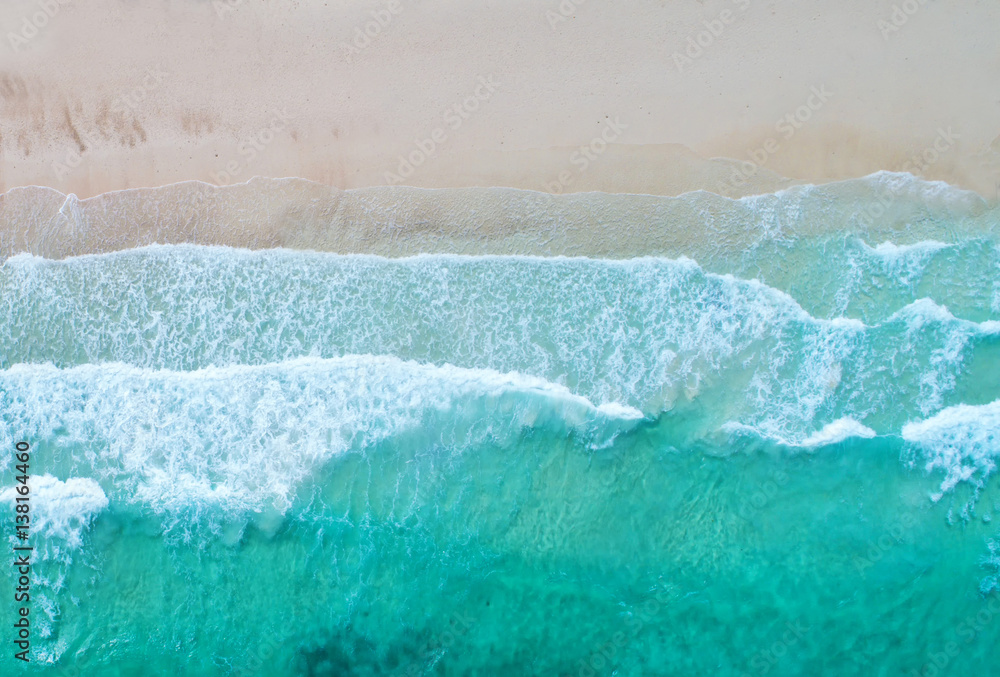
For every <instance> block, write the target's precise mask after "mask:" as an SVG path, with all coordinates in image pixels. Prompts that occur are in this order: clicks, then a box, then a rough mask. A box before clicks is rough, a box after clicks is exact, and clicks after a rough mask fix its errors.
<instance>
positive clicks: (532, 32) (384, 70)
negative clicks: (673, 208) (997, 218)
mask: <svg viewBox="0 0 1000 677" xmlns="http://www.w3.org/2000/svg"><path fill="white" fill-rule="evenodd" d="M329 4H330V5H331V6H327V3H319V2H290V3H284V2H282V3H278V2H271V1H270V0H268V1H266V2H259V1H253V2H250V1H243V0H215V1H212V2H210V1H208V0H200V1H196V0H170V1H168V2H149V1H143V2H125V1H124V0H94V1H93V2H87V3H83V2H74V1H65V2H63V1H60V0H16V1H12V2H6V3H4V4H3V7H2V8H0V28H2V36H3V40H2V42H3V44H2V45H0V53H2V55H3V56H2V58H0V137H2V138H0V192H3V191H7V190H9V189H11V188H14V187H18V186H29V185H38V186H47V187H51V188H54V189H56V190H58V191H61V192H62V193H66V194H69V193H73V194H75V195H77V196H79V197H81V198H84V197H89V196H93V195H97V194H100V193H104V192H106V191H110V190H119V189H125V188H136V187H152V186H163V185H166V184H172V183H175V182H179V181H186V180H197V181H203V182H206V183H211V184H215V185H218V186H222V185H229V184H234V183H241V182H244V181H246V180H248V179H249V178H251V177H253V176H262V177H301V178H304V179H308V180H310V181H314V182H317V183H319V184H325V185H327V186H331V187H335V188H341V189H350V188H362V187H373V186H385V185H397V184H398V185H406V186H417V187H428V188H445V187H470V186H502V187H512V188H526V189H531V190H537V191H547V192H551V193H572V192H582V191H606V192H632V193H649V194H654V195H679V194H681V193H685V192H688V191H692V190H698V189H705V190H709V191H712V192H716V193H719V194H722V195H726V196H733V197H735V196H740V195H747V194H753V193H760V192H769V191H773V190H776V189H780V188H784V187H787V186H789V185H793V184H796V183H804V182H809V183H822V182H828V181H836V180H843V179H848V178H853V177H861V176H865V175H868V174H871V173H873V172H876V171H879V170H889V171H901V172H902V171H905V172H910V173H912V174H914V175H917V176H920V177H922V178H925V179H931V180H943V181H947V182H949V183H951V184H953V185H955V186H958V187H962V188H966V189H971V190H974V191H976V192H978V193H979V194H980V195H982V196H983V197H985V198H987V199H990V200H994V199H996V196H997V192H998V186H1000V51H998V49H997V40H996V27H997V26H998V25H1000V6H998V5H997V4H995V3H992V2H970V3H964V2H963V3H960V2H956V1H949V0H942V1H939V2H930V1H921V0H909V1H908V2H896V1H895V0H893V1H888V0H879V1H877V2H867V1H862V0H848V1H843V0H838V1H836V2H833V1H825V0H824V1H822V2H811V3H793V2H766V3H765V2H755V1H754V0H716V1H714V2H704V3H701V2H698V3H695V2H686V3H674V2H671V3H662V2H652V1H643V2H597V0H587V1H581V0H562V2H559V1H557V0H550V1H549V2H541V1H532V2H524V1H517V2H505V3H489V2H456V1H450V0H419V1H417V0H366V1H364V2H357V1H354V0H351V1H350V2H345V3H337V5H336V6H333V3H329Z"/></svg>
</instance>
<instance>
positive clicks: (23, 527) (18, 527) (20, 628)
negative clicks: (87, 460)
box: [14, 442, 32, 663]
mask: <svg viewBox="0 0 1000 677" xmlns="http://www.w3.org/2000/svg"><path fill="white" fill-rule="evenodd" d="M15 447H16V449H17V454H16V455H15V458H16V459H17V466H16V468H17V472H18V475H17V477H16V478H15V479H16V484H15V485H14V515H15V516H14V532H15V535H16V536H17V541H16V542H17V543H19V545H15V546H14V568H15V569H16V571H17V580H16V586H15V588H14V601H15V602H19V603H20V604H21V605H22V606H20V607H18V610H17V614H18V615H17V622H16V623H14V630H15V632H16V633H17V634H16V635H15V639H14V646H16V647H17V648H19V649H20V650H21V651H19V652H18V651H15V652H14V658H16V659H17V660H21V661H24V662H25V663H29V662H30V660H29V659H28V656H29V653H30V652H31V618H30V614H31V606H30V604H31V552H32V546H31V545H30V544H29V543H28V536H29V534H30V530H31V489H29V488H28V477H29V476H30V473H29V471H30V469H31V453H30V451H31V445H29V444H28V443H27V442H18V443H17V445H15Z"/></svg>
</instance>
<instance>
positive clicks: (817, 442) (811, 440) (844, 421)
mask: <svg viewBox="0 0 1000 677" xmlns="http://www.w3.org/2000/svg"><path fill="white" fill-rule="evenodd" d="M852 437H858V438H862V439H870V438H872V437H875V431H874V430H872V429H871V428H869V427H868V426H866V425H862V424H861V423H858V422H857V421H855V420H854V419H853V418H850V417H846V416H845V417H844V418H841V419H837V420H836V421H833V422H832V423H827V424H826V425H825V426H823V428H822V429H821V430H819V431H818V432H815V433H813V434H812V435H810V436H809V437H807V438H805V439H804V440H802V446H803V447H822V446H826V445H828V444H836V443H837V442H843V441H844V440H847V439H850V438H852Z"/></svg>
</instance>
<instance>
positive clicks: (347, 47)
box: [340, 0, 418, 63]
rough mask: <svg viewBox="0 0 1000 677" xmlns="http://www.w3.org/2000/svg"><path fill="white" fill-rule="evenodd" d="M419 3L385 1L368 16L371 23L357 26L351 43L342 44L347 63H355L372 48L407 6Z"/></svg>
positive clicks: (411, 1)
mask: <svg viewBox="0 0 1000 677" xmlns="http://www.w3.org/2000/svg"><path fill="white" fill-rule="evenodd" d="M415 2H418V0H407V1H406V2H403V0H385V2H384V3H383V4H382V5H381V6H380V7H377V8H375V9H373V10H370V11H369V12H368V14H369V15H370V16H371V20H370V21H366V22H365V23H364V24H363V25H361V26H355V27H354V32H353V34H352V36H351V41H350V42H341V43H340V51H341V53H342V54H343V55H344V58H345V59H347V63H354V59H355V58H356V57H357V56H358V55H359V54H361V52H363V51H364V50H366V49H368V47H370V46H371V44H372V41H373V40H375V39H376V38H377V37H378V36H380V35H382V31H384V30H385V29H387V28H388V27H389V25H390V24H391V23H392V21H393V19H394V18H395V17H397V16H398V15H400V14H402V13H403V10H404V9H406V7H407V5H409V4H413V3H415Z"/></svg>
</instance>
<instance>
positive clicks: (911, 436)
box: [902, 400, 1000, 500]
mask: <svg viewBox="0 0 1000 677" xmlns="http://www.w3.org/2000/svg"><path fill="white" fill-rule="evenodd" d="M902 437H903V439H904V440H906V441H907V442H909V443H910V444H911V445H912V449H913V450H915V451H916V452H918V453H919V454H920V455H922V456H923V459H924V468H925V469H926V470H927V471H928V472H931V471H934V470H941V471H943V472H944V473H945V479H944V480H943V481H942V482H941V491H940V493H938V494H936V495H935V496H934V497H933V498H934V499H935V500H938V499H940V498H941V496H942V495H943V494H944V493H946V492H948V491H950V490H952V489H954V487H955V486H956V485H957V484H959V483H960V482H973V483H976V484H981V483H982V481H983V480H985V479H986V478H987V477H989V476H990V475H992V474H993V472H994V471H995V470H996V461H997V457H998V456H1000V400H997V401H994V402H992V403H990V404H983V405H968V404H959V405H956V406H952V407H948V408H946V409H943V410H942V411H940V412H938V413H937V414H935V415H934V416H931V417H930V418H927V419H925V420H923V421H915V422H911V423H907V424H906V425H904V426H903V430H902Z"/></svg>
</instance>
